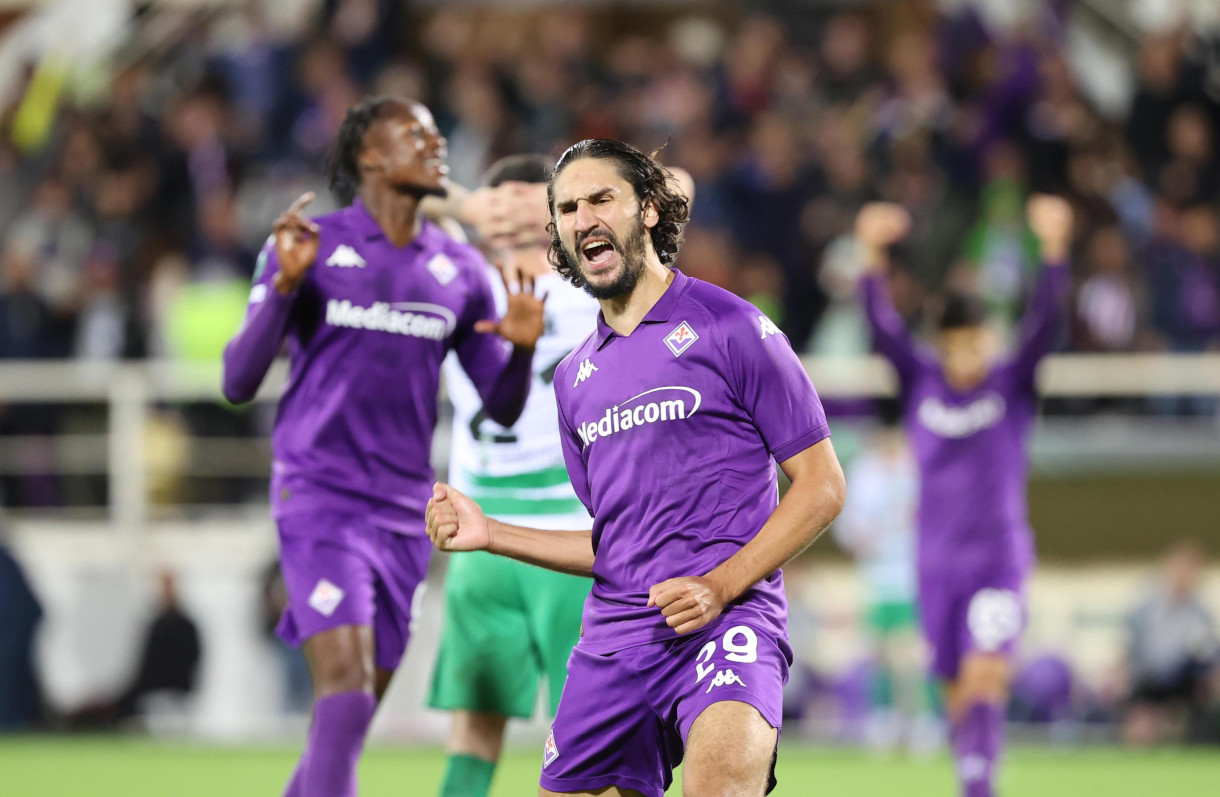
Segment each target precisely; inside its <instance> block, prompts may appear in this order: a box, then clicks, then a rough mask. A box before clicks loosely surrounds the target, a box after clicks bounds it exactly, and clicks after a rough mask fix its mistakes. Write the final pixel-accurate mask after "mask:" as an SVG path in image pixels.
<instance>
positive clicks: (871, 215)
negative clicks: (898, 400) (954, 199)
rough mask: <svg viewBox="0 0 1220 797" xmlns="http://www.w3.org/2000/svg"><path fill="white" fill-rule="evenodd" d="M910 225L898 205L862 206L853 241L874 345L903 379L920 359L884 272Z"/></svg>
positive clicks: (861, 297) (913, 372)
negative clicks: (891, 248)
mask: <svg viewBox="0 0 1220 797" xmlns="http://www.w3.org/2000/svg"><path fill="white" fill-rule="evenodd" d="M910 228H911V217H910V215H909V214H908V213H907V212H906V210H904V209H903V208H902V207H901V206H899V205H892V204H887V203H881V202H875V203H872V204H868V205H865V206H864V207H863V208H862V209H861V210H860V213H859V214H858V215H857V216H856V242H857V245H858V246H859V249H860V259H861V266H862V267H863V269H864V276H863V278H862V279H861V281H860V300H861V302H862V303H863V305H864V315H865V318H866V319H867V320H868V325H869V328H870V329H871V330H872V333H873V348H874V349H875V350H876V351H877V353H878V354H880V355H882V356H883V357H885V358H886V359H887V360H889V361H890V363H891V364H892V365H893V366H894V370H896V371H897V372H898V378H899V379H900V380H901V381H903V382H907V381H909V380H910V378H911V377H912V376H913V375H914V374H915V372H916V371H917V370H918V368H919V365H920V358H919V352H918V348H917V345H916V343H915V341H914V339H913V338H912V337H911V333H910V331H909V330H908V329H907V326H906V322H905V321H903V319H902V316H900V315H898V311H897V310H895V309H894V302H893V300H892V299H891V298H890V289H889V285H888V284H886V277H885V273H886V267H887V264H888V262H889V255H888V250H889V247H890V246H892V245H893V244H894V243H896V242H897V241H899V240H901V239H902V238H903V237H905V236H906V234H907V232H908V231H909V230H910Z"/></svg>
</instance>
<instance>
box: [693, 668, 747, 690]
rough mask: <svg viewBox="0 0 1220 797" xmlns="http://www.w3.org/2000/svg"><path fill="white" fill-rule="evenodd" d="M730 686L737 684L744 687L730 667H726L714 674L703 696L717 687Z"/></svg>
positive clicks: (743, 683) (743, 682)
mask: <svg viewBox="0 0 1220 797" xmlns="http://www.w3.org/2000/svg"><path fill="white" fill-rule="evenodd" d="M732 684H738V685H739V686H745V685H746V684H745V681H743V680H741V678H740V677H738V675H737V673H735V672H733V668H732V667H726V668H725V669H723V670H720V671H719V672H717V673H716V677H715V678H713V679H712V682H711V683H710V684H708V685H707V689H706V690H705V691H704V693H703V694H705V695H706V694H707V693H708V692H710V691H712V690H713V689H715V688H716V687H717V686H730V685H732Z"/></svg>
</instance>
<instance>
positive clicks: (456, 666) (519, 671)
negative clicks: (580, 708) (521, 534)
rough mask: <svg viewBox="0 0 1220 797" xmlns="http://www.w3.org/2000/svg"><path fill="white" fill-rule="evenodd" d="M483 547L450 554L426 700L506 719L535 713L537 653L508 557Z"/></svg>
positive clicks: (438, 705) (444, 707) (437, 705)
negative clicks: (442, 618) (440, 627)
mask: <svg viewBox="0 0 1220 797" xmlns="http://www.w3.org/2000/svg"><path fill="white" fill-rule="evenodd" d="M498 559H499V557H495V556H492V555H491V554H486V553H482V552H476V553H471V554H459V555H456V556H454V557H453V561H452V564H453V566H454V567H453V568H452V569H451V570H450V572H449V573H448V574H447V576H446V581H445V623H444V627H443V630H442V633H441V642H440V648H439V650H438V652H437V659H436V667H435V669H434V670H433V677H432V684H431V687H430V692H429V697H428V704H429V705H430V706H431V707H433V708H438V709H449V710H455V709H462V710H466V711H477V712H486V713H492V714H501V715H504V716H512V717H529V716H530V715H531V714H532V713H533V709H534V699H535V697H536V695H537V690H538V670H539V664H538V656H537V651H536V650H535V648H534V646H533V644H532V642H531V634H530V628H529V624H528V618H527V616H526V613H525V611H524V609H523V607H522V604H521V601H520V597H519V595H517V594H516V584H515V579H514V578H512V576H511V574H507V577H506V569H505V567H504V566H505V565H509V564H513V563H511V562H509V561H508V560H500V561H497V560H498Z"/></svg>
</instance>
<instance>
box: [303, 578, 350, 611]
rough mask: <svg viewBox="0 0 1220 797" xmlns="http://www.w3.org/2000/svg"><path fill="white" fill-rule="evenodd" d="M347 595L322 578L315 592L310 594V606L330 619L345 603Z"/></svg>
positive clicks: (314, 589)
mask: <svg viewBox="0 0 1220 797" xmlns="http://www.w3.org/2000/svg"><path fill="white" fill-rule="evenodd" d="M345 595H347V593H346V592H344V591H343V590H342V589H341V588H339V587H337V586H335V585H334V584H332V583H331V582H329V581H327V580H326V579H324V578H320V579H318V583H317V585H316V586H315V587H314V588H313V592H311V593H309V605H310V606H312V607H313V609H314V611H316V612H317V613H318V614H321V615H323V616H324V617H330V616H331V615H332V614H334V613H335V609H338V608H339V604H340V603H342V602H343V598H344V596H345Z"/></svg>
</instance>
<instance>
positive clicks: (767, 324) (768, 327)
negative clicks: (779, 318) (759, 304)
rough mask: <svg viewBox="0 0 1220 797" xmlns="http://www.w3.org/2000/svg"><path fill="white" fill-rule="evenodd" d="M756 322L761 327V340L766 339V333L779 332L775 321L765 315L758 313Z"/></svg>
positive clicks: (776, 333)
mask: <svg viewBox="0 0 1220 797" xmlns="http://www.w3.org/2000/svg"><path fill="white" fill-rule="evenodd" d="M758 324H759V326H761V327H762V340H766V339H767V336H768V335H778V334H779V327H777V326H776V325H775V322H774V321H772V320H771V319H770V318H767V317H766V316H765V315H761V314H760V315H759V316H758Z"/></svg>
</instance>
